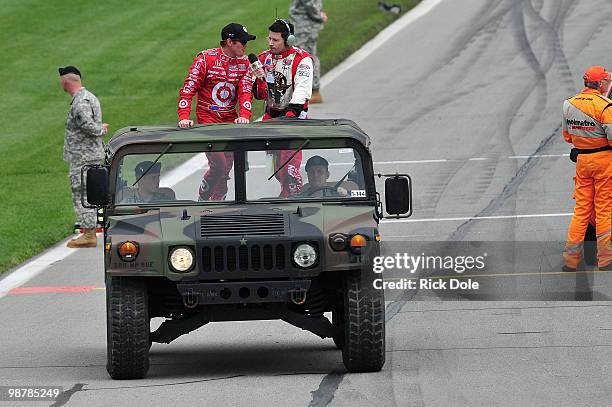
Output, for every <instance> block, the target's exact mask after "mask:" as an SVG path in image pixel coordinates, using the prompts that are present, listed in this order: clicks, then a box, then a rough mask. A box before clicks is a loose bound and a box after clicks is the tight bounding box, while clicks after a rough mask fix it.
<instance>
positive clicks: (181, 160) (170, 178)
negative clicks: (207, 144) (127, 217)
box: [114, 148, 367, 205]
mask: <svg viewBox="0 0 612 407" xmlns="http://www.w3.org/2000/svg"><path fill="white" fill-rule="evenodd" d="M293 153H296V150H261V151H247V152H246V154H245V155H244V156H245V158H246V163H245V174H244V184H245V185H246V199H247V200H248V201H261V200H266V199H283V200H298V199H299V200H303V199H313V200H322V199H342V200H345V199H346V200H350V199H364V198H366V197H367V194H366V185H365V181H364V175H363V166H362V161H361V157H360V155H359V153H358V152H357V151H356V150H354V149H353V148H316V149H303V150H302V151H299V152H297V153H296V155H295V156H293ZM300 155H301V163H300V166H299V168H297V167H296V165H295V164H296V163H297V162H299V159H300ZM235 156H236V157H238V156H239V154H238V153H234V152H233V151H225V152H221V151H215V152H213V153H208V155H207V153H200V152H168V153H166V154H164V155H163V156H161V157H159V154H158V153H153V154H127V155H125V156H123V157H122V158H121V160H120V162H119V166H118V171H117V178H116V185H115V200H114V202H115V204H118V205H132V204H157V205H158V204H160V203H172V202H175V203H176V202H177V201H182V202H185V203H190V202H192V203H197V202H198V201H202V198H201V195H200V191H201V186H202V185H203V178H204V176H205V174H207V173H208V175H206V179H208V182H205V184H206V185H207V187H210V188H211V189H212V188H220V190H223V187H222V185H223V183H225V182H227V192H226V193H225V197H224V198H223V193H219V194H212V198H208V199H209V200H213V201H214V200H217V201H219V200H224V201H234V200H235V197H236V185H238V184H237V183H236V176H235V168H234V167H235V165H234V158H235ZM292 156H293V158H292V159H290V160H289V161H288V162H287V163H286V165H285V166H284V167H283V168H281V169H280V170H279V171H278V173H277V174H276V175H273V174H274V173H275V171H276V170H278V169H279V168H280V167H282V164H284V163H285V162H286V161H287V159H288V158H290V157H292ZM156 159H158V161H157V162H155V160H156ZM213 161H215V162H216V164H215V163H212V162H213ZM211 163H212V167H213V168H212V169H211ZM287 175H289V176H291V178H292V180H291V183H292V184H293V185H294V187H292V191H291V193H290V194H289V195H288V196H285V197H283V196H280V195H281V180H282V179H283V178H282V177H283V176H287ZM139 178H140V179H139ZM138 179H139V180H138ZM211 179H212V182H211ZM137 180H138V182H136V181H137ZM215 181H216V185H214V182H215Z"/></svg>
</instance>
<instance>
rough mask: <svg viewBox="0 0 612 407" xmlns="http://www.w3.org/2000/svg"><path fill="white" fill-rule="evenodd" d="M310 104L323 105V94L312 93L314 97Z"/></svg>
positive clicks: (314, 91) (315, 91) (317, 91)
mask: <svg viewBox="0 0 612 407" xmlns="http://www.w3.org/2000/svg"><path fill="white" fill-rule="evenodd" d="M308 103H323V98H322V97H321V92H319V90H318V89H317V90H313V91H312V97H311V98H310V100H309V101H308Z"/></svg>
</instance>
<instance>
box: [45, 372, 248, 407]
mask: <svg viewBox="0 0 612 407" xmlns="http://www.w3.org/2000/svg"><path fill="white" fill-rule="evenodd" d="M244 376H245V375H242V374H239V375H232V376H224V377H214V378H210V379H200V380H188V381H183V382H173V383H159V384H142V385H136V386H116V387H92V388H88V389H85V388H84V387H85V386H87V383H76V384H75V385H74V386H72V387H71V388H70V389H69V390H66V391H64V392H62V393H60V395H59V396H58V397H57V399H56V400H55V403H53V404H51V406H50V407H60V406H63V405H65V404H66V403H68V401H70V398H71V397H72V396H73V395H75V394H76V393H78V392H88V391H101V390H129V389H142V388H153V387H170V386H178V385H184V384H194V383H205V382H213V381H218V380H228V379H236V378H240V377H244Z"/></svg>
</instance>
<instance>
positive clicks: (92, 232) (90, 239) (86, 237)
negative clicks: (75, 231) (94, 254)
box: [66, 229, 98, 249]
mask: <svg viewBox="0 0 612 407" xmlns="http://www.w3.org/2000/svg"><path fill="white" fill-rule="evenodd" d="M97 245H98V238H97V237H96V229H86V230H85V233H83V234H82V235H81V236H79V237H77V238H76V239H72V240H70V241H69V242H68V244H67V245H66V247H70V248H72V249H80V248H84V247H96V246H97Z"/></svg>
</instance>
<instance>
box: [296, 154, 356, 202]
mask: <svg viewBox="0 0 612 407" xmlns="http://www.w3.org/2000/svg"><path fill="white" fill-rule="evenodd" d="M306 176H307V177H308V183H307V184H306V185H304V187H303V189H302V193H301V194H300V195H301V196H319V197H320V196H348V191H347V190H346V189H345V188H342V187H337V188H335V187H334V183H333V182H327V180H328V179H329V163H328V162H327V160H326V159H325V158H323V157H321V156H320V155H314V156H312V157H310V158H309V159H308V161H306Z"/></svg>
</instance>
